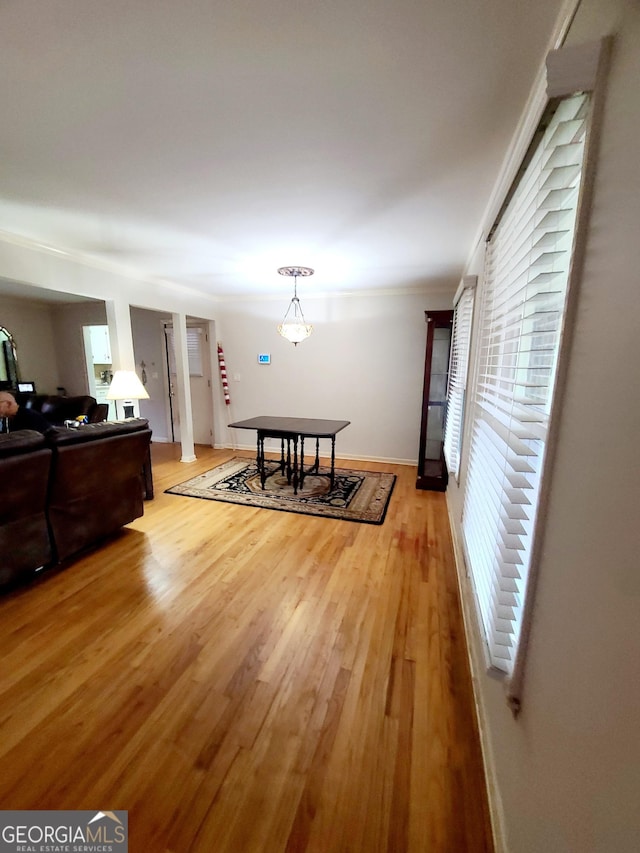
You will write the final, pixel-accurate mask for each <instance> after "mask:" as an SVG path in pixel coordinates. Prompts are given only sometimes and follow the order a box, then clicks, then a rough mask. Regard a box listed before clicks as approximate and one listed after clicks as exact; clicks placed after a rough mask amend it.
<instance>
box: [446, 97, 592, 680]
mask: <svg viewBox="0 0 640 853" xmlns="http://www.w3.org/2000/svg"><path fill="white" fill-rule="evenodd" d="M588 108H589V96H588V95H584V94H581V95H576V96H572V97H569V98H566V99H564V100H562V101H560V102H559V103H558V106H557V108H556V109H555V112H554V113H553V115H552V117H551V118H550V119H549V121H548V125H547V126H546V129H544V132H543V133H542V136H541V138H540V140H539V142H538V143H537V145H536V146H535V148H534V150H533V153H532V154H531V157H530V159H529V160H528V162H527V165H526V167H525V168H524V169H523V171H522V174H521V175H520V178H519V180H518V181H517V183H516V187H515V190H514V191H513V194H512V195H511V197H510V199H509V201H508V204H507V205H506V206H505V208H504V209H503V211H502V213H501V216H500V219H499V221H498V224H497V225H496V227H495V228H494V230H493V233H492V234H491V236H490V239H489V242H488V246H487V254H486V265H485V280H484V288H483V294H482V300H481V303H482V304H481V306H480V318H479V322H478V360H477V368H476V370H477V374H476V377H475V384H474V389H473V400H472V405H473V411H472V415H471V418H472V420H471V441H470V449H469V469H468V476H467V482H466V487H465V496H464V508H463V518H462V528H463V536H464V545H465V551H466V556H467V563H468V570H469V573H470V576H471V579H472V583H473V586H474V590H475V594H476V600H477V604H478V609H479V613H480V617H481V621H482V625H483V627H484V632H485V637H486V640H487V648H488V654H489V660H490V663H491V665H492V666H493V667H495V668H497V669H499V670H501V671H503V672H505V673H507V674H510V673H511V672H512V668H513V662H514V657H515V652H516V649H517V645H518V640H519V636H520V627H521V619H522V612H523V603H524V597H525V593H526V587H527V577H528V574H529V571H530V556H531V550H532V544H533V539H534V536H535V527H536V513H537V507H538V502H539V496H540V486H541V472H542V466H543V462H544V454H545V448H546V438H547V433H548V429H549V420H550V416H551V411H550V409H551V399H552V395H553V386H554V382H555V377H556V373H557V360H558V351H559V345H560V338H561V334H562V326H563V317H564V312H565V301H566V293H567V281H568V274H569V266H570V261H571V254H572V246H573V236H574V229H575V221H576V210H577V202H578V193H579V187H580V178H581V170H582V161H583V153H584V142H585V134H586V123H587V114H588Z"/></svg>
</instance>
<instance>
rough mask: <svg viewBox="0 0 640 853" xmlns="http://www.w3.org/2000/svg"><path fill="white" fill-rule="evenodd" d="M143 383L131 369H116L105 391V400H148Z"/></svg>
mask: <svg viewBox="0 0 640 853" xmlns="http://www.w3.org/2000/svg"><path fill="white" fill-rule="evenodd" d="M148 399H149V395H148V394H147V392H146V390H145V387H144V385H143V384H142V382H140V380H139V379H138V376H137V374H136V373H135V372H134V371H133V370H116V372H115V373H114V374H113V379H112V380H111V385H109V390H108V391H107V400H148Z"/></svg>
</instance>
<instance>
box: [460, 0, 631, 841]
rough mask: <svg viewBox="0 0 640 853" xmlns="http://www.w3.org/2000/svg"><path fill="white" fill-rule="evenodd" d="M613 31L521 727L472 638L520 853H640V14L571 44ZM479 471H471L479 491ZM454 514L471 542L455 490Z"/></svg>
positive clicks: (590, 10) (609, 22)
mask: <svg viewBox="0 0 640 853" xmlns="http://www.w3.org/2000/svg"><path fill="white" fill-rule="evenodd" d="M610 32H611V33H615V34H616V39H615V45H614V51H613V57H612V67H611V72H610V77H609V85H608V93H607V100H606V108H605V116H604V127H603V135H602V143H601V153H600V158H599V163H598V169H597V176H596V184H595V195H594V204H593V209H592V215H591V220H590V228H589V234H588V245H587V254H586V264H585V268H584V273H583V278H582V282H581V287H580V294H579V300H578V313H577V322H576V327H575V333H574V337H573V344H572V351H571V354H570V364H569V373H568V379H567V384H566V393H565V394H564V397H563V399H562V402H561V410H560V435H559V441H558V446H557V449H556V455H555V461H554V468H553V476H552V483H551V492H550V503H549V509H548V522H547V526H546V534H545V539H544V543H543V555H542V561H541V565H540V578H539V584H538V589H537V594H536V603H535V611H534V617H533V630H532V636H531V642H530V646H529V651H528V657H527V668H526V672H525V683H524V693H523V697H522V698H523V708H522V712H521V714H520V716H519V717H518V718H517V719H514V718H513V717H512V715H511V713H510V711H509V710H508V708H507V705H506V703H505V699H504V694H503V690H502V686H501V684H500V683H498V682H496V681H492V680H491V679H489V678H488V677H487V676H486V674H485V673H484V671H483V670H482V667H481V666H480V665H479V662H480V661H481V660H482V657H481V648H480V642H479V634H478V632H477V631H472V633H471V635H470V640H471V643H472V646H473V657H474V668H475V676H476V679H477V682H476V688H477V695H478V699H479V702H480V717H481V724H482V726H483V730H484V740H485V747H486V750H487V757H488V759H489V762H488V763H489V768H490V770H491V771H492V772H493V782H494V783H495V786H496V790H495V792H494V793H495V796H494V804H495V805H497V807H498V808H499V807H500V805H501V806H502V817H503V828H504V831H505V834H506V847H505V849H508V850H510V851H512V853H577V851H579V853H595V852H596V851H597V853H632V851H633V853H636V851H638V850H639V849H640V808H639V803H640V664H639V660H640V571H639V565H638V562H639V558H638V554H639V553H640V535H639V530H640V525H639V523H638V519H639V518H640V516H639V514H638V498H639V496H640V486H639V480H638V474H639V472H640V454H639V449H638V448H639V436H640V394H639V393H638V386H639V374H638V366H639V365H640V344H639V341H640V310H639V309H640V296H639V285H640V274H639V272H638V270H639V269H640V249H639V235H640V165H639V164H640V155H639V151H640V148H639V146H640V143H639V140H640V6H639V5H638V3H637V2H633V0H620V2H616V0H583V3H582V6H581V7H580V10H579V12H578V15H577V17H576V20H575V23H574V25H573V26H572V29H571V31H570V35H569V42H573V43H577V42H579V41H588V40H591V39H593V38H597V37H600V36H603V35H605V34H607V33H610ZM470 271H471V270H470ZM464 465H465V460H464V457H463V471H462V474H463V480H464ZM448 500H449V505H450V512H451V515H452V518H453V520H454V528H455V532H456V535H457V536H458V537H459V536H460V527H459V522H460V516H461V511H462V493H461V489H457V488H456V485H455V483H452V484H450V487H449V490H448ZM462 583H463V588H464V589H465V591H468V589H467V587H466V582H465V580H464V579H463V580H462Z"/></svg>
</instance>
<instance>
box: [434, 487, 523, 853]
mask: <svg viewBox="0 0 640 853" xmlns="http://www.w3.org/2000/svg"><path fill="white" fill-rule="evenodd" d="M447 513H448V516H449V527H450V529H451V540H452V542H453V553H454V559H455V564H456V577H457V581H458V595H459V598H460V607H461V609H462V620H463V624H464V633H465V639H466V642H467V653H468V657H469V667H470V669H471V686H472V690H473V699H474V704H475V708H476V718H477V721H478V733H479V735H480V749H481V750H482V763H483V767H484V776H485V787H486V789H487V799H488V801H489V816H490V819H491V830H492V833H493V844H494V848H495V853H508V850H507V844H506V834H505V831H504V814H503V809H502V800H501V798H500V793H499V789H498V783H497V774H496V770H495V761H494V758H493V750H492V749H491V744H490V741H489V726H488V723H487V714H486V711H485V707H484V702H483V699H482V695H481V692H480V690H479V687H478V685H479V682H480V680H481V679H483V678H487V677H488V676H487V671H486V666H485V660H484V655H483V654H482V650H481V649H479V647H478V645H479V642H480V641H479V639H478V637H479V636H480V634H479V631H480V626H479V625H478V622H477V618H476V612H475V606H474V602H473V598H472V596H473V592H472V590H471V587H470V581H469V578H468V577H467V568H466V566H465V562H464V557H463V551H462V543H461V542H460V540H459V538H458V528H457V526H456V524H455V522H454V518H453V516H452V515H451V504H450V503H449V501H447Z"/></svg>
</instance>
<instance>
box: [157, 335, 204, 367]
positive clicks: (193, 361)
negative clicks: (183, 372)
mask: <svg viewBox="0 0 640 853" xmlns="http://www.w3.org/2000/svg"><path fill="white" fill-rule="evenodd" d="M165 331H166V333H167V340H168V342H169V372H170V373H172V374H175V373H176V354H175V339H174V334H173V328H172V327H171V326H167V327H166V329H165ZM187 358H188V362H189V376H202V375H203V372H202V328H200V327H198V326H187Z"/></svg>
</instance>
